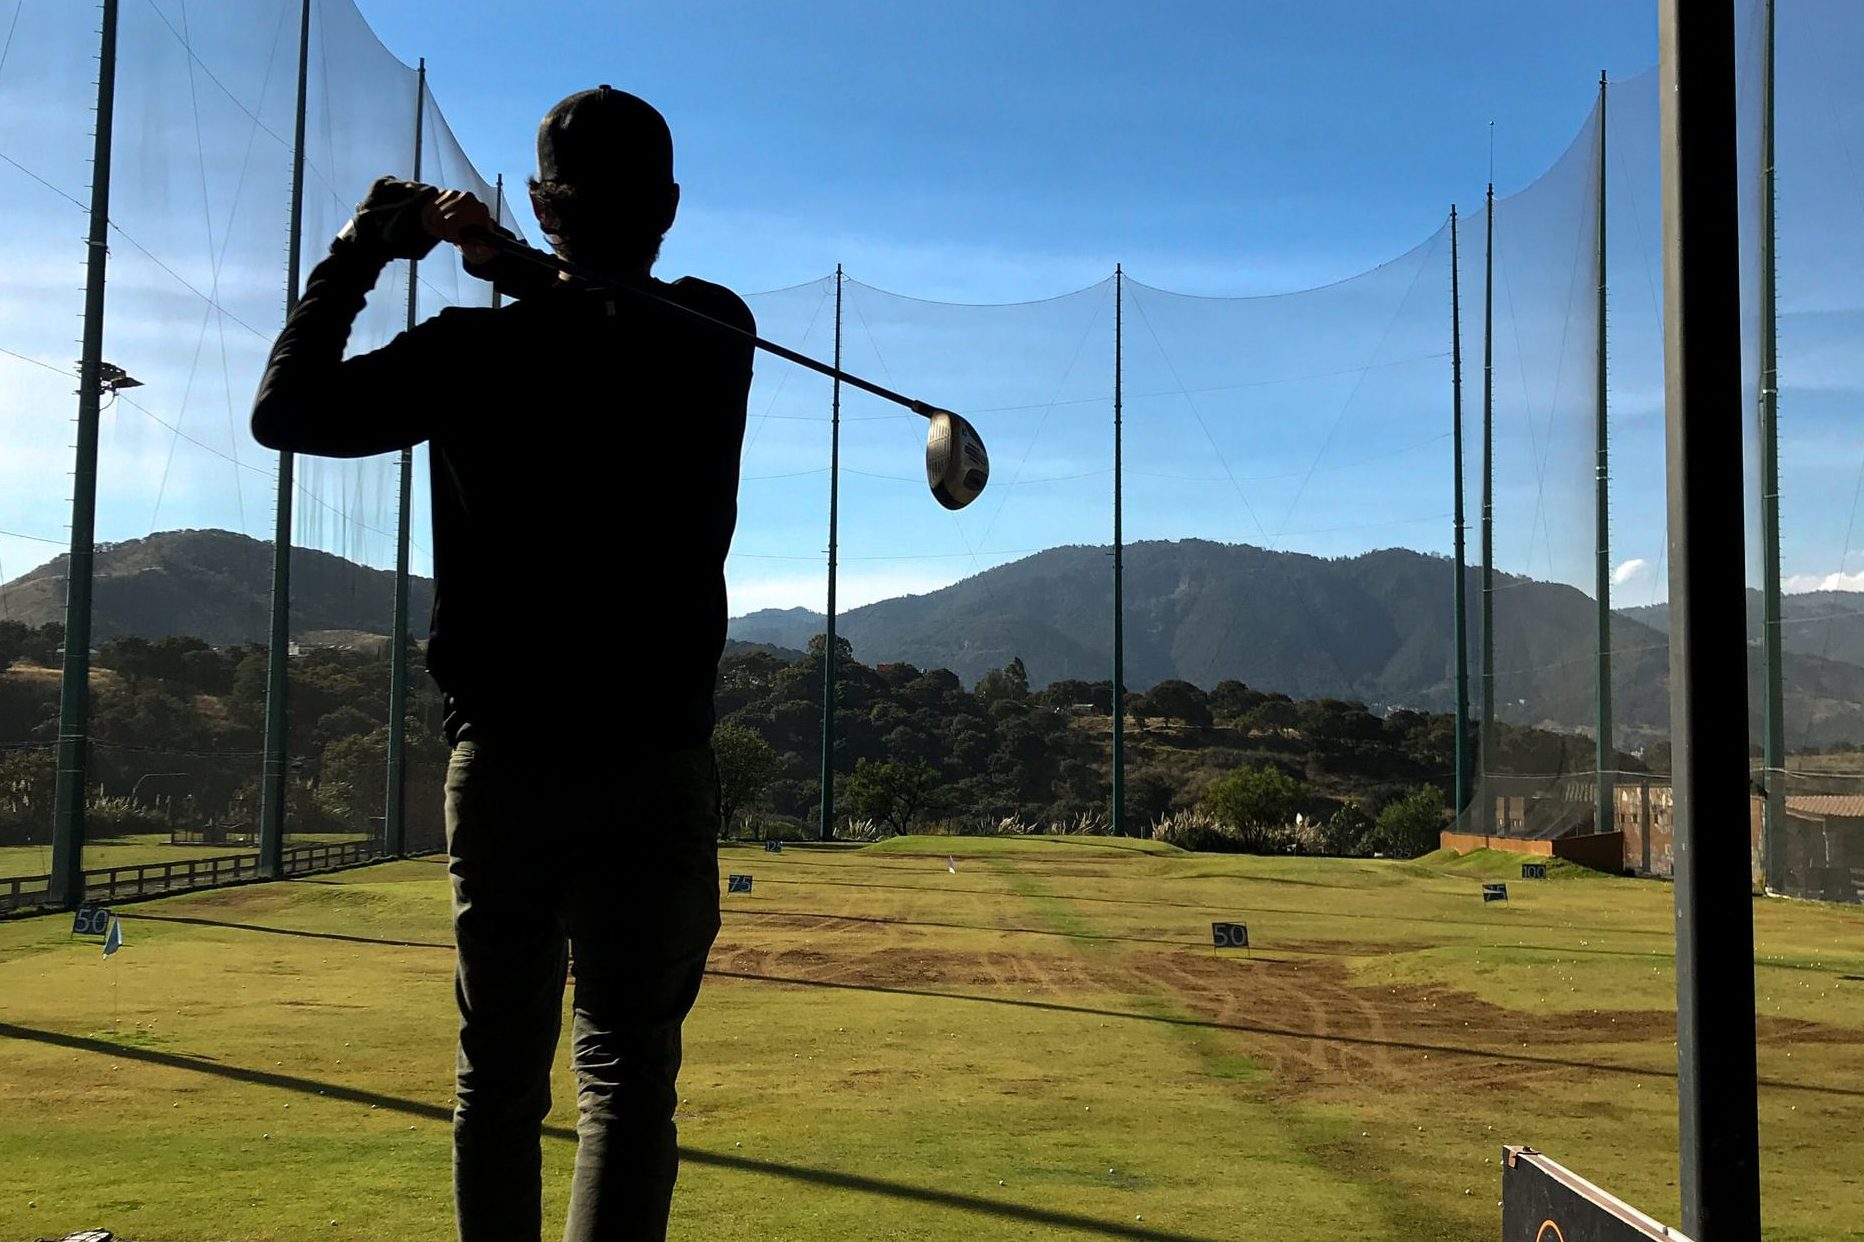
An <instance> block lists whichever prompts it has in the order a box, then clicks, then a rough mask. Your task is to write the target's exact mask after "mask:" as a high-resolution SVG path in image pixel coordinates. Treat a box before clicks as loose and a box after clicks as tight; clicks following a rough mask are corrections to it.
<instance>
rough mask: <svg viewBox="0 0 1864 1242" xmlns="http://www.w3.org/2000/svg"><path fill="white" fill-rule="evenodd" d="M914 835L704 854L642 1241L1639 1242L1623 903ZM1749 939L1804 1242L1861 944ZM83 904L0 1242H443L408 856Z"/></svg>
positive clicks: (1838, 914) (1814, 1231)
mask: <svg viewBox="0 0 1864 1242" xmlns="http://www.w3.org/2000/svg"><path fill="white" fill-rule="evenodd" d="M914 844H915V843H913V842H911V841H908V842H903V843H901V844H900V845H897V846H893V847H892V848H881V849H869V850H834V849H828V850H824V849H808V848H800V847H792V848H790V849H788V850H786V851H785V852H784V853H783V854H781V855H772V854H765V853H763V852H762V851H761V849H760V848H758V847H756V846H751V847H743V848H741V847H727V848H726V849H725V850H724V852H723V857H722V859H721V862H722V866H721V870H726V871H740V872H750V873H752V874H753V875H754V876H755V877H756V888H755V891H754V892H753V893H752V894H751V895H749V896H742V895H733V896H730V897H727V898H725V910H726V913H725V929H724V932H723V933H722V934H721V936H720V939H719V944H718V947H717V949H716V950H715V953H714V957H713V962H712V977H711V978H710V979H709V981H708V983H707V987H706V990H705V992H704V993H703V994H702V996H701V999H700V1004H699V1008H698V1010H697V1011H696V1013H695V1015H694V1017H693V1019H692V1021H691V1022H690V1023H689V1025H688V1040H687V1070H686V1073H685V1075H684V1077H683V1079H682V1095H683V1097H684V1099H683V1103H682V1106H681V1116H680V1124H681V1137H682V1142H683V1144H684V1145H685V1147H686V1148H687V1151H688V1157H687V1164H686V1168H685V1170H684V1172H683V1174H682V1179H681V1191H680V1196H679V1200H678V1203H677V1206H676V1218H675V1225H674V1236H675V1237H677V1238H681V1239H715V1238H719V1239H736V1238H746V1239H785V1240H787V1239H796V1240H799V1242H800V1240H802V1239H809V1240H810V1242H816V1240H822V1242H854V1240H855V1239H861V1240H863V1242H865V1240H867V1239H873V1238H900V1239H917V1240H924V1242H956V1240H958V1239H974V1238H1010V1237H1045V1238H1046V1237H1057V1238H1083V1239H1094V1238H1144V1239H1154V1240H1162V1242H1215V1240H1217V1239H1236V1238H1245V1239H1265V1240H1266V1239H1272V1240H1275V1242H1310V1240H1312V1242H1319V1240H1321V1239H1327V1240H1329V1242H1331V1240H1332V1239H1336V1238H1341V1237H1351V1238H1356V1239H1394V1240H1396V1239H1405V1240H1407V1242H1409V1240H1412V1239H1456V1240H1458V1242H1462V1240H1468V1242H1477V1240H1478V1239H1488V1238H1492V1237H1493V1236H1494V1232H1495V1227H1496V1220H1497V1214H1496V1207H1495V1198H1496V1187H1497V1183H1498V1178H1499V1173H1498V1171H1497V1167H1496V1159H1497V1157H1498V1155H1499V1151H1500V1147H1501V1145H1502V1143H1504V1142H1507V1141H1525V1142H1531V1143H1533V1144H1534V1145H1536V1146H1538V1147H1540V1148H1542V1149H1543V1150H1545V1151H1547V1152H1548V1153H1549V1154H1551V1155H1553V1156H1554V1157H1555V1158H1556V1159H1559V1160H1562V1161H1563V1162H1565V1163H1567V1164H1569V1165H1570V1166H1572V1167H1574V1168H1575V1169H1578V1170H1579V1171H1581V1172H1583V1173H1588V1174H1590V1175H1592V1176H1594V1177H1596V1178H1597V1179H1599V1180H1601V1181H1602V1182H1604V1183H1606V1184H1607V1185H1609V1186H1610V1187H1611V1188H1612V1189H1614V1190H1615V1191H1617V1192H1618V1193H1620V1194H1622V1195H1623V1196H1624V1197H1626V1198H1627V1199H1629V1200H1630V1201H1632V1202H1633V1203H1636V1204H1638V1205H1639V1206H1641V1207H1643V1208H1645V1209H1646V1210H1647V1211H1650V1212H1652V1213H1653V1214H1655V1215H1658V1216H1659V1217H1664V1218H1668V1219H1672V1220H1674V1218H1675V1217H1676V1215H1677V1212H1676V1190H1675V1142H1676V1140H1675V1116H1676V1113H1675V1091H1674V1087H1675V1082H1674V1056H1675V1054H1674V1049H1673V1047H1672V1046H1671V1041H1672V1039H1673V1038H1674V1022H1673V1017H1672V1008H1673V1002H1672V1000H1671V991H1670V989H1671V988H1672V987H1673V982H1672V962H1671V958H1670V941H1669V921H1670V890H1669V889H1668V888H1667V887H1666V886H1664V885H1661V884H1656V883H1650V882H1643V881H1631V880H1618V879H1607V878H1581V879H1575V880H1572V881H1569V882H1558V883H1556V882H1551V881H1550V882H1547V883H1532V882H1522V883H1519V884H1518V885H1517V884H1514V883H1511V884H1510V895H1511V900H1510V901H1509V902H1508V903H1507V904H1506V905H1501V904H1497V905H1490V906H1485V905H1483V904H1482V902H1481V900H1480V897H1479V895H1478V894H1479V887H1480V886H1479V882H1478V881H1479V879H1483V878H1493V877H1491V876H1488V875H1486V874H1482V875H1475V874H1464V873H1463V869H1462V868H1461V867H1459V865H1458V863H1459V862H1460V861H1462V860H1454V859H1432V860H1427V861H1426V862H1423V863H1386V862H1374V861H1330V860H1311V859H1265V858H1244V857H1227V856H1210V855H1190V854H1183V853H1179V852H1175V851H1173V852H1168V853H1165V854H1160V855H1154V854H1151V853H1149V852H1146V853H1124V852H1119V851H1116V850H1112V849H1108V848H1104V847H1096V846H1089V847H1081V846H1079V844H1078V843H1077V842H1074V841H1065V842H999V841H994V840H976V839H963V838H936V839H929V840H927V841H925V842H923V843H920V844H921V846H922V850H915V849H914V848H912V847H913V846H914ZM1120 844H1128V843H1120ZM1031 847H1033V852H1032V849H1031ZM948 856H949V857H951V858H953V859H954V861H955V864H956V867H957V871H956V873H955V874H954V873H952V872H951V871H949V870H948V869H947V866H946V859H947V857H948ZM1515 861H1516V862H1517V864H1518V860H1515ZM1471 865H1473V866H1475V868H1476V870H1477V871H1478V872H1480V871H1482V869H1483V865H1488V864H1483V860H1480V859H1477V860H1474V863H1465V864H1464V866H1471ZM1493 865H1499V864H1493ZM1518 874H1519V872H1518V869H1517V870H1516V872H1515V875H1516V876H1517V877H1518ZM1755 910H1756V923H1757V932H1758V936H1759V944H1760V955H1759V956H1760V959H1761V960H1760V964H1759V966H1758V967H1757V975H1758V979H1759V981H1760V984H1761V996H1762V998H1763V999H1762V1002H1761V1015H1762V1020H1761V1040H1762V1042H1761V1072H1762V1077H1763V1079H1764V1080H1765V1084H1766V1085H1765V1086H1764V1087H1763V1089H1762V1097H1761V1111H1762V1117H1763V1124H1764V1126H1765V1134H1764V1164H1763V1175H1764V1177H1765V1181H1766V1196H1767V1198H1766V1203H1767V1220H1768V1237H1769V1239H1770V1242H1771V1240H1774V1239H1780V1240H1785V1242H1804V1240H1808V1239H1815V1238H1817V1239H1823V1238H1834V1239H1835V1238H1840V1237H1845V1236H1848V1231H1849V1230H1850V1229H1851V1224H1850V1222H1852V1221H1854V1220H1856V1219H1857V1218H1858V1216H1859V1213H1860V1212H1861V1211H1864V1186H1860V1185H1859V1184H1858V1182H1857V1180H1856V1179H1855V1178H1854V1177H1853V1176H1852V1172H1853V1171H1854V1170H1855V1168H1856V1167H1857V1164H1858V1163H1859V1160H1860V1158H1861V1157H1864V1140H1861V1139H1860V1138H1859V1137H1857V1130H1856V1126H1855V1124H1853V1122H1854V1118H1855V1116H1856V1112H1857V1107H1858V1104H1859V1102H1860V1099H1864V1056H1860V1052H1864V983H1860V982H1859V979H1860V978H1864V912H1860V911H1856V910H1847V909H1833V908H1829V907H1820V906H1813V905H1807V904H1804V903H1789V902H1764V903H1760V904H1758V905H1757V906H1756V907H1755ZM125 913H126V914H127V915H128V917H129V921H128V922H127V924H126V926H127V928H128V937H127V939H128V944H127V947H126V948H125V949H124V951H123V952H122V953H121V954H119V955H118V956H117V957H115V958H112V959H110V960H109V961H108V962H106V961H104V960H103V959H102V958H101V956H100V954H99V952H98V948H97V946H96V944H95V942H88V943H82V944H79V943H73V942H71V941H70V940H69V938H68V937H67V935H66V931H67V929H68V927H69V919H68V918H51V917H48V918H44V919H34V920H22V921H16V922H11V923H5V924H0V995H3V996H5V997H6V1004H5V1009H4V1013H0V1023H4V1024H5V1025H0V1239H8V1238H14V1237H20V1238H30V1237H37V1236H57V1235H58V1234H60V1233H62V1232H65V1231H67V1230H70V1229H75V1228H77V1227H79V1226H82V1225H103V1226H107V1227H109V1228H113V1229H115V1230H117V1231H118V1232H119V1233H120V1234H122V1235H125V1236H128V1237H138V1238H155V1239H161V1240H162V1242H209V1240H215V1242H219V1240H224V1239H238V1240H240V1242H248V1240H251V1242H257V1240H260V1239H278V1240H284V1239H309V1238H319V1239H395V1240H396V1242H400V1240H402V1239H410V1240H412V1239H432V1240H434V1242H441V1240H443V1239H447V1238H450V1237H451V1236H452V1233H451V1229H452V1226H451V1223H450V1217H449V1215H448V1213H449V1210H450V1208H449V1192H448V1176H449V1174H448V1123H447V1116H448V1108H449V1105H450V1091H451V1063H452V1051H451V1040H452V1030H453V1015H452V993H451V964H452V959H451V952H450V949H449V948H448V944H447V921H446V889H445V883H444V872H443V868H442V867H441V866H440V865H439V864H438V863H437V862H436V861H432V860H423V861H413V862H403V863H396V864H391V865H386V866H381V867H375V868H365V869H360V870H355V871H350V872H344V873H341V874H338V875H332V876H325V877H318V878H315V879H306V880H302V881H295V882H290V883H282V884H273V885H265V886H254V887H248V888H243V889H237V890H226V891H222V892H217V893H203V894H196V895H191V896H186V897H179V898H172V899H168V900H165V901H160V902H151V903H145V904H142V905H140V906H134V907H129V908H127V909H126V910H125ZM1218 918H1226V919H1227V918H1236V919H1241V920H1244V921H1246V922H1248V924H1249V926H1250V930H1251V933H1252V938H1253V939H1254V940H1255V942H1256V944H1257V946H1258V947H1257V949H1256V950H1255V951H1254V952H1253V955H1241V954H1234V953H1219V952H1217V951H1216V950H1213V949H1211V948H1210V947H1209V926H1208V925H1209V923H1210V921H1211V920H1213V919H1218ZM560 1059H562V1058H560ZM557 1101H558V1102H557V1107H556V1110H555V1112H554V1113H553V1115H552V1116H551V1118H550V1123H549V1124H550V1126H551V1131H550V1137H549V1138H548V1139H547V1140H546V1161H547V1168H548V1176H549V1190H550V1197H551V1203H552V1207H553V1210H559V1211H560V1208H561V1201H562V1195H563V1192H564V1190H565V1187H566V1183H567V1173H568V1162H569V1157H570V1151H571V1147H570V1142H569V1140H568V1138H567V1134H568V1132H569V1127H570V1126H571V1125H572V1124H573V1118H574V1097H573V1094H572V1091H571V1089H570V1084H569V1081H568V1076H567V1073H566V1072H560V1074H559V1082H558V1092H557ZM29 1204H36V1206H28V1205H29ZM333 1221H334V1222H335V1223H334V1224H332V1222H333Z"/></svg>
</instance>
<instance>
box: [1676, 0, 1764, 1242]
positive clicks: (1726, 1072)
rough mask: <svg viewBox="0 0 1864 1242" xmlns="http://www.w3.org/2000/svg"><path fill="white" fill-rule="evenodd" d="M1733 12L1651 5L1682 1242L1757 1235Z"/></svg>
mask: <svg viewBox="0 0 1864 1242" xmlns="http://www.w3.org/2000/svg"><path fill="white" fill-rule="evenodd" d="M1734 8H1735V5H1734V0H1715V2H1714V3H1710V2H1709V0H1663V3H1662V4H1660V5H1659V6H1658V18H1659V22H1658V46H1659V48H1660V62H1659V63H1660V66H1661V68H1660V72H1661V74H1662V81H1661V86H1660V90H1659V98H1660V99H1661V101H1662V103H1661V109H1662V144H1661V147H1660V150H1661V151H1662V160H1663V282H1664V317H1663V318H1664V407H1665V409H1664V426H1665V456H1666V458H1667V462H1666V465H1667V470H1666V474H1667V479H1668V487H1667V491H1668V498H1667V503H1668V510H1669V545H1670V719H1671V727H1672V731H1673V740H1672V750H1673V775H1672V781H1673V787H1674V791H1675V812H1674V814H1675V850H1676V863H1675V872H1676V888H1675V904H1676V1026H1677V1082H1676V1086H1677V1102H1678V1123H1679V1130H1680V1136H1679V1137H1680V1142H1679V1153H1680V1157H1681V1160H1680V1163H1681V1176H1680V1178H1679V1183H1680V1190H1681V1194H1682V1207H1683V1231H1684V1232H1685V1233H1687V1234H1688V1235H1689V1236H1690V1237H1691V1238H1694V1239H1696V1242H1737V1240H1740V1242H1746V1240H1748V1239H1754V1238H1758V1237H1760V1236H1761V1211H1760V1153H1759V1148H1760V1137H1759V1129H1760V1122H1759V1109H1758V1099H1757V1082H1756V1076H1757V1070H1756V1063H1755V1062H1756V1055H1755V1017H1754V910H1753V896H1752V891H1751V882H1750V863H1749V859H1748V830H1747V818H1748V810H1747V804H1748V776H1747V774H1748V714H1747V700H1748V688H1747V673H1746V669H1747V605H1746V598H1745V596H1746V584H1745V582H1744V575H1743V574H1742V573H1741V572H1740V570H1739V568H1738V567H1739V565H1740V563H1741V562H1740V559H1739V558H1741V557H1742V545H1743V542H1744V538H1743V529H1742V523H1743V521H1744V518H1743V516H1742V512H1741V506H1739V505H1734V504H1730V503H1729V497H1731V496H1739V495H1740V494H1741V478H1742V464H1741V454H1742V439H1743V436H1742V421H1743V411H1742V402H1741V400H1740V398H1739V396H1738V394H1739V393H1740V391H1741V361H1740V360H1741V278H1740V257H1739V239H1740V226H1739V215H1740V213H1739V201H1738V184H1739V178H1738V176H1737V172H1736V168H1737V164H1736V160H1737V147H1738V143H1737V139H1736V133H1737V130H1736V120H1735V117H1736V105H1735V46H1734V42H1735V40H1734V35H1735V19H1734Z"/></svg>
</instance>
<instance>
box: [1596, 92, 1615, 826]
mask: <svg viewBox="0 0 1864 1242" xmlns="http://www.w3.org/2000/svg"><path fill="white" fill-rule="evenodd" d="M1595 228H1596V230H1597V234H1598V248H1597V249H1598V252H1597V257H1596V262H1597V263H1598V268H1599V271H1598V276H1599V280H1598V286H1599V303H1598V321H1599V338H1598V345H1597V358H1596V361H1597V364H1598V365H1597V380H1596V384H1597V387H1596V389H1595V391H1594V393H1593V420H1594V423H1595V424H1596V427H1597V433H1598V475H1597V477H1596V479H1595V480H1594V482H1593V494H1594V498H1595V507H1596V512H1595V514H1594V517H1593V526H1594V528H1595V530H1596V531H1597V533H1598V553H1597V556H1596V558H1595V560H1594V563H1593V576H1594V590H1593V595H1594V597H1595V598H1596V599H1597V600H1598V607H1599V622H1598V624H1599V647H1598V667H1597V669H1596V670H1595V671H1594V680H1595V683H1596V686H1597V704H1598V718H1597V719H1596V720H1595V721H1594V722H1593V724H1594V734H1595V739H1596V743H1595V753H1596V755H1597V771H1596V772H1595V774H1594V794H1595V797H1596V802H1595V804H1594V807H1593V812H1592V814H1593V829H1594V831H1596V832H1610V831H1611V830H1612V823H1613V821H1614V820H1615V819H1616V818H1617V800H1618V799H1617V791H1616V788H1615V785H1614V782H1613V773H1614V770H1615V768H1616V766H1617V765H1616V756H1617V751H1616V749H1615V748H1614V747H1613V745H1612V739H1613V736H1614V731H1613V728H1612V535H1611V516H1612V510H1611V468H1610V461H1609V459H1608V443H1607V442H1608V439H1609V437H1608V435H1607V430H1608V428H1607V422H1608V418H1607V409H1606V396H1605V285H1606V281H1605V71H1604V70H1603V69H1601V70H1599V204H1598V219H1597V221H1596V222H1595Z"/></svg>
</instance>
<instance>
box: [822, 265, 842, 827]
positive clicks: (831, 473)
mask: <svg viewBox="0 0 1864 1242" xmlns="http://www.w3.org/2000/svg"><path fill="white" fill-rule="evenodd" d="M841 281H842V277H841V264H839V263H837V264H836V265H835V370H836V371H837V372H840V370H841ZM828 421H829V432H828V618H827V619H828V641H827V642H826V643H824V644H823V647H822V825H821V829H820V832H819V833H818V835H819V836H820V837H821V838H822V840H824V841H832V840H834V839H835V561H836V547H837V538H838V536H839V533H840V524H841V377H840V375H839V374H837V375H836V377H835V378H834V379H833V380H831V381H830V387H829V420H828Z"/></svg>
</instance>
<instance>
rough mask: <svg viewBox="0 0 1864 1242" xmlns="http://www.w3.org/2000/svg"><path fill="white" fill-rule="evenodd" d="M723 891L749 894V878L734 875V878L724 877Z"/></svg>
mask: <svg viewBox="0 0 1864 1242" xmlns="http://www.w3.org/2000/svg"><path fill="white" fill-rule="evenodd" d="M725 891H726V892H728V893H748V892H750V891H751V877H750V876H748V875H734V876H728V877H726V880H725Z"/></svg>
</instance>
